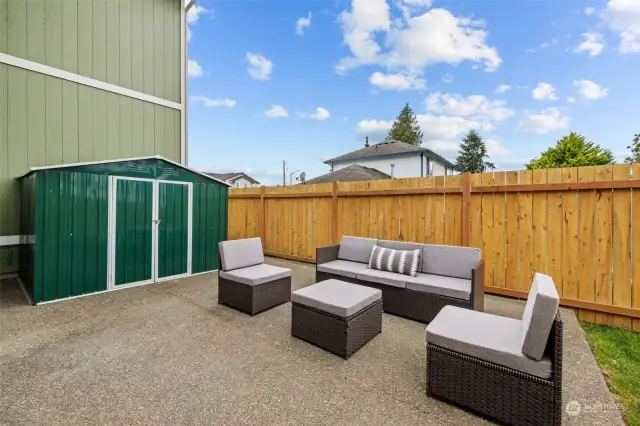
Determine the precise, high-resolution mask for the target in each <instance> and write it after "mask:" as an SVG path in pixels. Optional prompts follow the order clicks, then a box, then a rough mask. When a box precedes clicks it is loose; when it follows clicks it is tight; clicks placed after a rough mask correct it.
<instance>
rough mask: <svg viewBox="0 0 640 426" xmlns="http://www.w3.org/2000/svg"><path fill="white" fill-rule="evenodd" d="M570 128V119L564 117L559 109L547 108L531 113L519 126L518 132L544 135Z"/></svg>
mask: <svg viewBox="0 0 640 426" xmlns="http://www.w3.org/2000/svg"><path fill="white" fill-rule="evenodd" d="M567 127H569V118H568V117H566V116H563V115H562V113H561V112H560V110H559V109H558V108H547V109H544V110H542V111H538V112H532V113H529V114H528V115H527V116H526V117H525V119H524V120H523V121H522V123H520V126H518V129H517V130H518V131H520V132H529V133H537V134H539V135H542V134H544V133H549V132H552V131H554V130H560V129H565V128H567Z"/></svg>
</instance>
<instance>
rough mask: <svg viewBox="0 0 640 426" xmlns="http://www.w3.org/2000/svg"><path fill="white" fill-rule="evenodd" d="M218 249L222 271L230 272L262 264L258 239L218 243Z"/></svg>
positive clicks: (260, 244) (260, 241)
mask: <svg viewBox="0 0 640 426" xmlns="http://www.w3.org/2000/svg"><path fill="white" fill-rule="evenodd" d="M218 247H219V249H220V260H221V261H222V265H221V266H222V270H223V271H232V270H234V269H240V268H246V267H248V266H253V265H260V264H262V263H264V254H263V252H262V240H260V238H247V239H244V240H229V241H221V242H220V243H218Z"/></svg>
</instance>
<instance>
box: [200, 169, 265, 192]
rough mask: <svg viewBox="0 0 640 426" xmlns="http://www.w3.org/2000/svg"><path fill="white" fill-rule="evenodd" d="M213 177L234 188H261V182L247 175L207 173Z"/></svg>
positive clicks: (240, 173)
mask: <svg viewBox="0 0 640 426" xmlns="http://www.w3.org/2000/svg"><path fill="white" fill-rule="evenodd" d="M206 174H208V175H209V176H211V177H214V178H216V179H220V180H222V181H224V182H227V183H228V184H230V185H231V186H233V187H234V188H253V187H256V186H260V182H258V181H257V180H255V179H254V178H252V177H251V176H249V175H248V174H246V173H242V172H238V173H206Z"/></svg>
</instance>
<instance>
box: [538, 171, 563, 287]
mask: <svg viewBox="0 0 640 426" xmlns="http://www.w3.org/2000/svg"><path fill="white" fill-rule="evenodd" d="M532 181H533V183H534V184H543V183H547V170H546V169H539V170H533V176H532ZM532 212H533V217H532V229H533V235H532V236H533V271H534V272H544V273H546V272H547V254H548V251H547V193H546V192H534V193H533V195H532ZM556 287H557V288H558V293H559V294H562V281H560V283H559V284H558V283H556Z"/></svg>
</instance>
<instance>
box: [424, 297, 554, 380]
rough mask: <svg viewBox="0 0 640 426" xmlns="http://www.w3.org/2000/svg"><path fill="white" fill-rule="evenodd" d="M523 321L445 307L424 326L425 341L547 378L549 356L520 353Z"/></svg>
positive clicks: (550, 367) (548, 374)
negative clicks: (536, 356)
mask: <svg viewBox="0 0 640 426" xmlns="http://www.w3.org/2000/svg"><path fill="white" fill-rule="evenodd" d="M521 328H522V321H519V320H516V319H511V318H505V317H500V316H496V315H491V314H486V313H483V312H477V311H471V310H469V309H462V308H458V307H457V306H451V305H449V306H445V307H444V308H442V310H441V311H440V313H439V314H438V315H437V316H436V317H435V319H434V320H433V321H431V323H430V324H429V325H428V326H427V330H426V339H427V342H429V343H432V344H434V345H437V346H441V347H443V348H445V349H449V350H452V351H455V352H459V353H462V354H465V355H469V356H472V357H475V358H479V359H482V360H484V361H488V362H492V363H494V364H498V365H502V366H505V367H508V368H511V369H513V370H518V371H522V372H523V373H528V374H531V375H534V376H538V377H541V378H543V379H547V378H549V377H551V372H552V365H551V360H550V359H549V358H543V359H542V360H540V361H537V360H534V359H531V358H529V357H528V356H526V355H525V354H524V353H522V350H521V340H522V338H521V334H522V331H521Z"/></svg>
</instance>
